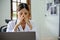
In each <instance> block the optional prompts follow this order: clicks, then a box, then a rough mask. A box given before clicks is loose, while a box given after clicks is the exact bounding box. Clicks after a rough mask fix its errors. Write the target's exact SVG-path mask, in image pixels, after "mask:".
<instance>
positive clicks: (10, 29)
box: [6, 20, 38, 36]
mask: <svg viewBox="0 0 60 40" xmlns="http://www.w3.org/2000/svg"><path fill="white" fill-rule="evenodd" d="M17 23H18V20H17ZM30 23H31V24H32V30H30V27H29V26H28V25H27V24H26V26H25V29H24V30H23V28H22V27H21V25H20V26H19V28H18V29H17V32H30V31H34V32H36V36H37V30H38V29H37V26H35V25H36V24H35V23H33V21H30ZM15 25H16V20H13V21H10V22H9V23H8V25H7V31H6V32H14V27H15Z"/></svg>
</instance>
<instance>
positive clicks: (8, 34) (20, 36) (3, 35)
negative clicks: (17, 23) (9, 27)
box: [0, 32, 36, 40]
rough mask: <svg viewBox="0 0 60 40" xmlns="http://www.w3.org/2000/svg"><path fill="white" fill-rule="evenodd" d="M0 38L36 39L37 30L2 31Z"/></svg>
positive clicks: (8, 39) (12, 39)
mask: <svg viewBox="0 0 60 40" xmlns="http://www.w3.org/2000/svg"><path fill="white" fill-rule="evenodd" d="M0 40H36V35H35V32H1V33H0Z"/></svg>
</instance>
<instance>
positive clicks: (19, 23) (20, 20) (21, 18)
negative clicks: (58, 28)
mask: <svg viewBox="0 0 60 40" xmlns="http://www.w3.org/2000/svg"><path fill="white" fill-rule="evenodd" d="M23 19H24V17H23V15H22V16H21V17H20V19H19V22H18V23H17V24H16V25H15V27H14V31H17V28H18V26H19V25H21V22H22V20H23Z"/></svg>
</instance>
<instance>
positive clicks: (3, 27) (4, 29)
mask: <svg viewBox="0 0 60 40" xmlns="http://www.w3.org/2000/svg"><path fill="white" fill-rule="evenodd" d="M9 21H11V20H9V19H5V22H6V23H7V24H8V23H9ZM6 29H7V25H3V26H1V27H0V32H6Z"/></svg>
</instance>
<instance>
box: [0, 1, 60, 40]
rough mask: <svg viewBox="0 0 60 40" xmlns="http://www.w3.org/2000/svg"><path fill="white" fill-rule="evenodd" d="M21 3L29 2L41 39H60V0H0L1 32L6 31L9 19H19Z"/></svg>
mask: <svg viewBox="0 0 60 40" xmlns="http://www.w3.org/2000/svg"><path fill="white" fill-rule="evenodd" d="M20 3H27V4H28V6H29V12H30V13H31V15H32V20H33V21H35V23H36V24H37V28H38V32H39V40H60V37H59V36H60V31H59V30H60V25H59V23H60V22H59V20H60V19H59V18H60V16H59V14H60V0H0V32H6V29H7V24H8V23H9V21H11V20H15V19H17V17H16V13H17V12H16V9H17V6H18V5H19V4H20Z"/></svg>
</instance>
